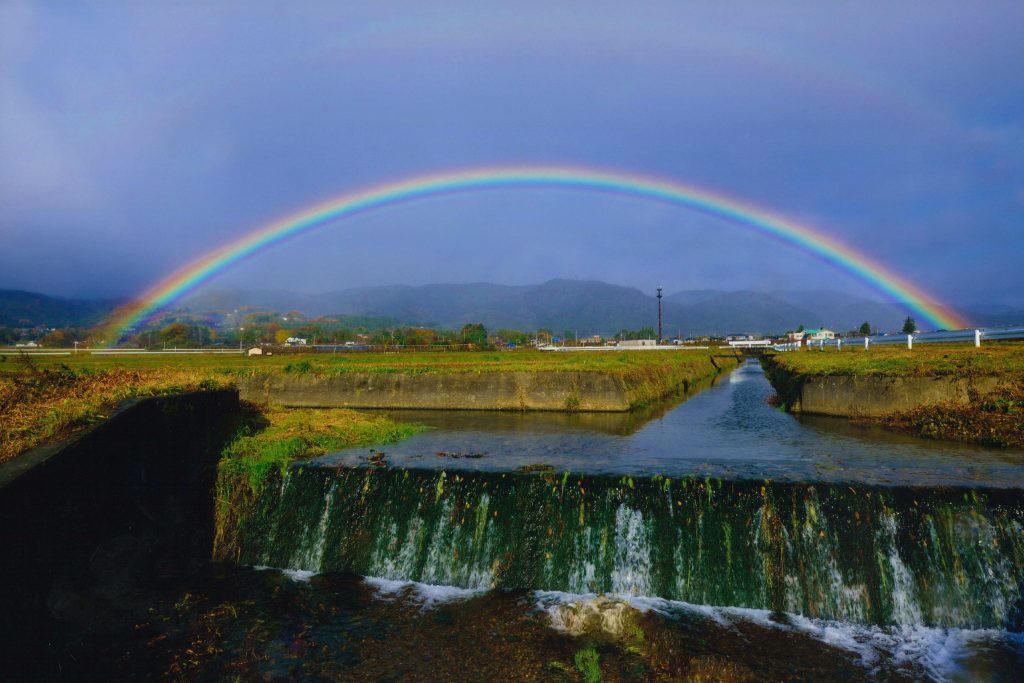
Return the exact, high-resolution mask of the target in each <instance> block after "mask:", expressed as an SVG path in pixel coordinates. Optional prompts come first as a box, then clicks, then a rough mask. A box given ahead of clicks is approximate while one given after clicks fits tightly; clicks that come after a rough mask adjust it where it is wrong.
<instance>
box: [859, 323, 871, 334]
mask: <svg viewBox="0 0 1024 683" xmlns="http://www.w3.org/2000/svg"><path fill="white" fill-rule="evenodd" d="M859 332H860V333H861V334H863V335H864V336H865V337H867V336H868V335H870V334H871V323H869V322H868V321H866V320H865V321H864V322H863V323H862V324H861V326H860V330H859Z"/></svg>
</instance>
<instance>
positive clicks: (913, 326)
mask: <svg viewBox="0 0 1024 683" xmlns="http://www.w3.org/2000/svg"><path fill="white" fill-rule="evenodd" d="M915 332H917V323H916V322H914V319H913V318H911V317H910V316H909V315H908V316H907V319H906V320H904V321H903V334H914V333H915Z"/></svg>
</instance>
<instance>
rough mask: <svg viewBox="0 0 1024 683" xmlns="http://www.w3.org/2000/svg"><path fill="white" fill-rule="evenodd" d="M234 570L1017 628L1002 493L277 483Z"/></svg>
mask: <svg viewBox="0 0 1024 683" xmlns="http://www.w3.org/2000/svg"><path fill="white" fill-rule="evenodd" d="M238 539H239V540H238V543H239V548H238V551H239V558H240V561H241V562H243V563H250V564H264V565H272V566H276V567H281V568H288V569H301V570H310V571H349V572H356V573H359V574H363V575H367V576H376V577H380V578H384V579H393V580H414V581H422V582H425V583H433V584H443V585H449V586H458V587H463V588H510V589H542V590H559V591H569V592H575V593H587V592H609V593H622V594H629V595H646V596H652V597H661V598H665V599H669V600H681V601H685V602H689V603H694V604H705V605H716V606H727V607H750V608H759V609H769V610H781V611H786V612H790V613H795V614H802V615H805V616H809V617H816V618H823V619H837V620H843V621H853V622H860V623H870V624H901V625H914V624H921V625H927V626H949V627H954V626H955V627H963V628H988V627H1000V628H1006V627H1008V625H1010V624H1014V623H1019V620H1020V616H1019V612H1020V609H1021V606H1022V601H1021V590H1022V586H1024V497H1022V496H1021V494H1020V492H1019V491H1016V490H1002V489H988V490H969V489H962V488H951V487H942V488H940V487H936V488H926V487H879V486H856V485H842V484H811V483H773V482H761V481H743V480H741V481H718V480H713V479H709V480H704V479H692V478H689V479H688V478H684V479H676V480H671V479H666V478H664V477H661V476H657V475H656V476H652V477H644V478H638V477H633V478H629V477H608V476H598V475H577V474H570V473H558V474H554V473H546V474H540V475H538V474H519V473H511V472H506V473H496V472H448V473H445V472H438V471H433V470H412V469H397V468H315V467H307V468H304V469H297V468H296V469H292V470H291V471H290V472H289V473H288V474H286V475H285V477H284V479H283V480H282V482H281V483H280V485H279V486H267V487H265V493H264V494H263V496H262V497H261V498H260V500H259V501H257V507H256V511H255V513H254V514H253V515H251V516H250V517H249V518H248V519H246V520H244V521H243V523H242V525H241V527H240V530H239V535H238Z"/></svg>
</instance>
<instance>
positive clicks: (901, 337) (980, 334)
mask: <svg viewBox="0 0 1024 683" xmlns="http://www.w3.org/2000/svg"><path fill="white" fill-rule="evenodd" d="M1014 339H1024V326H1012V327H982V328H977V329H973V330H941V331H938V332H919V333H917V334H877V335H872V336H870V337H847V338H846V339H840V338H837V339H819V340H817V341H810V340H809V341H807V348H808V349H814V348H817V349H818V350H820V351H824V350H825V349H826V348H830V347H835V348H836V349H837V350H839V351H842V350H843V347H844V346H849V347H851V348H856V347H863V348H864V350H865V351H867V350H869V349H870V348H871V347H872V346H875V345H877V344H882V345H884V344H900V345H902V344H906V346H907V348H908V349H913V348H914V344H956V343H973V344H974V345H975V346H976V347H980V346H981V344H982V342H985V341H1008V340H1014ZM772 348H773V349H775V350H776V351H798V350H800V348H801V342H791V343H787V344H776V345H774V346H773V347H772Z"/></svg>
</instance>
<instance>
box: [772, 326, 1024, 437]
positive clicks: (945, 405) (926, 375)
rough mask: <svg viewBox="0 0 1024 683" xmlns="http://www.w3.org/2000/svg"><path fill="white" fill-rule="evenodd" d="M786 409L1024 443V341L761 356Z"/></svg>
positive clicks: (925, 433) (929, 433)
mask: <svg viewBox="0 0 1024 683" xmlns="http://www.w3.org/2000/svg"><path fill="white" fill-rule="evenodd" d="M762 364H763V366H764V368H765V373H766V375H767V376H768V378H769V379H770V381H771V382H772V385H773V386H774V387H775V390H776V392H777V394H778V402H779V404H780V405H781V406H782V407H784V408H785V409H786V410H788V411H790V412H793V413H801V414H805V415H825V416H832V417H844V418H854V419H856V420H860V421H864V422H870V423H872V424H878V425H882V426H885V427H887V428H890V429H895V430H901V431H904V432H907V433H911V434H914V435H917V436H921V437H926V438H933V439H944V440H953V441H962V442H971V443H979V444H983V445H988V446H1001V447H1021V446H1024V344H1013V343H1005V344H998V345H996V344H993V345H989V346H987V347H983V348H981V349H978V348H974V347H970V346H966V345H957V346H941V345H934V346H928V347H923V348H915V349H913V350H910V349H898V348H873V349H872V350H871V351H869V352H864V351H862V350H859V349H853V350H846V351H842V352H838V351H834V350H830V351H826V352H816V351H798V352H790V353H779V354H774V355H767V356H765V357H764V359H763V361H762Z"/></svg>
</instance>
